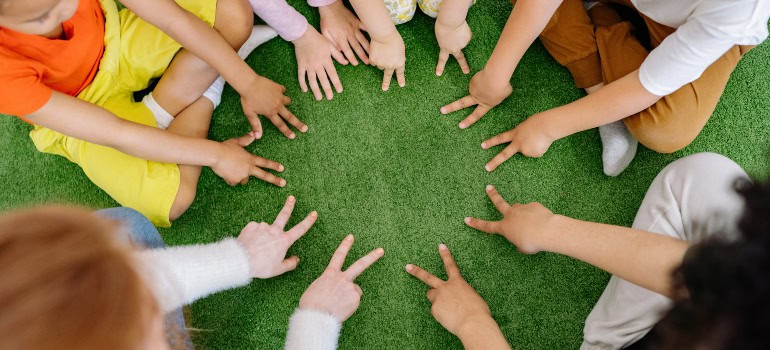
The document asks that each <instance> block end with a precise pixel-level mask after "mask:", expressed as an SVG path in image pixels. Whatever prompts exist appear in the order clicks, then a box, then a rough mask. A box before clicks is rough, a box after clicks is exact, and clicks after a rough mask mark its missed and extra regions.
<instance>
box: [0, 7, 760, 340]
mask: <svg viewBox="0 0 770 350" xmlns="http://www.w3.org/2000/svg"><path fill="white" fill-rule="evenodd" d="M292 2H293V3H296V4H297V8H298V9H300V10H301V11H302V12H303V14H305V15H307V16H308V18H309V19H310V22H311V23H312V24H314V25H316V26H317V24H318V15H317V12H315V11H313V10H311V9H310V8H309V7H307V5H305V4H304V3H303V2H302V1H296V0H295V1H292ZM510 9H511V5H510V3H509V2H507V1H480V2H479V3H478V4H477V5H475V6H474V7H473V8H472V9H471V10H470V13H469V15H468V22H469V24H470V26H471V28H472V29H473V32H474V38H473V40H472V41H471V44H470V45H469V46H468V48H467V49H466V50H465V53H466V56H467V57H468V61H469V63H470V65H471V69H472V73H475V72H477V71H478V70H479V69H481V68H482V67H483V65H484V63H485V62H486V59H487V58H488V57H489V55H490V53H491V52H492V49H493V47H494V44H495V42H496V41H497V38H498V36H499V33H500V31H501V30H502V27H503V25H504V24H505V20H506V19H507V16H508V13H509V12H510ZM433 23H434V21H433V20H432V19H430V18H428V17H427V16H425V15H423V14H421V13H419V11H418V14H417V15H416V16H415V18H414V19H413V20H412V21H411V22H409V23H407V24H404V25H400V26H398V29H399V31H400V32H401V35H402V36H403V38H404V42H405V43H406V47H407V69H406V77H407V85H406V87H405V88H398V86H397V85H396V84H395V82H394V83H393V84H392V87H391V89H390V91H388V92H382V91H380V80H381V77H382V73H381V72H380V71H378V70H377V69H376V68H374V67H369V66H359V67H352V66H347V67H338V72H339V74H340V77H341V79H342V83H343V85H344V87H345V91H344V92H343V93H342V94H339V95H336V96H335V98H334V99H333V100H332V101H321V102H316V101H315V100H314V99H313V98H312V95H311V94H310V93H307V94H303V93H302V92H301V91H300V89H299V86H298V83H297V80H296V76H297V73H296V72H297V67H296V61H295V59H294V52H293V48H292V46H291V44H290V43H287V42H284V41H281V40H280V39H274V40H272V41H270V42H269V43H267V44H265V45H264V46H262V47H260V48H258V49H257V51H256V53H255V54H253V55H252V56H251V57H249V59H248V62H249V64H250V65H251V66H252V67H254V69H255V70H256V71H257V72H258V73H259V74H261V75H264V76H266V77H268V78H270V79H273V80H274V81H276V82H278V83H280V84H283V85H285V86H286V87H287V89H288V91H287V95H289V96H290V97H291V98H292V99H293V101H294V102H293V104H292V105H291V107H290V108H291V110H292V111H293V112H294V113H295V114H296V115H297V116H298V117H299V118H301V119H302V120H303V121H304V122H306V123H307V124H308V125H309V126H310V130H309V132H308V133H307V134H303V135H299V136H298V138H297V139H296V140H288V139H286V138H285V137H283V136H282V135H281V134H280V133H279V132H278V131H277V130H276V129H275V128H274V127H273V126H272V125H271V124H270V123H269V122H267V121H266V120H264V119H263V125H266V126H267V127H266V129H265V134H266V136H265V137H264V138H263V140H261V141H259V142H257V143H255V145H252V146H250V147H249V150H250V151H252V152H254V153H256V154H259V155H262V156H265V157H268V158H271V159H274V160H277V161H280V162H283V164H285V165H286V171H285V173H284V176H285V178H286V179H287V181H288V185H287V186H286V188H284V189H281V188H277V187H274V186H272V185H267V184H266V183H264V182H260V181H257V180H252V181H251V182H250V183H249V184H248V185H246V186H238V187H228V186H227V185H226V184H225V183H224V182H223V181H222V180H221V179H219V178H218V177H217V176H216V175H215V174H214V173H213V172H211V171H210V169H204V171H203V175H202V176H201V180H200V185H199V187H198V189H199V190H198V198H197V199H196V201H195V203H194V204H193V206H192V207H191V208H190V210H189V211H188V212H187V213H186V214H185V215H184V216H183V217H182V218H181V219H179V220H178V221H177V222H176V223H174V226H173V228H171V229H168V230H163V231H162V233H163V236H164V238H165V239H166V242H167V243H168V244H170V245H181V244H194V243H206V242H213V241H217V240H220V239H222V238H223V237H226V236H234V235H237V234H238V232H239V231H240V229H241V228H242V227H243V226H244V225H245V224H246V223H247V222H248V221H250V220H255V221H268V222H272V220H273V219H274V218H275V215H276V214H277V213H278V211H279V210H280V208H281V205H282V204H283V202H284V200H285V199H286V197H287V196H288V195H290V194H293V195H295V196H296V197H297V199H298V202H297V207H296V209H295V217H294V218H293V220H292V221H291V222H290V224H293V223H296V222H298V219H300V218H301V217H303V216H304V215H306V214H307V213H308V212H310V211H311V210H317V211H318V213H319V219H318V222H317V223H316V225H315V226H314V227H313V228H312V229H311V231H310V232H308V233H307V235H306V236H305V237H303V238H302V239H301V240H299V241H298V242H297V243H296V244H295V245H294V247H293V248H292V249H291V250H290V254H296V255H298V256H299V257H300V258H301V260H302V262H301V263H300V265H299V267H298V268H297V270H296V271H294V272H291V273H287V274H285V275H283V276H280V277H277V278H274V279H271V280H266V281H254V282H253V283H251V284H250V285H249V286H248V287H244V288H240V289H236V290H231V291H227V292H223V293H219V294H217V295H214V296H211V297H209V298H206V299H204V300H201V301H199V302H197V303H195V304H194V305H193V308H192V315H193V317H192V325H191V326H193V327H195V328H198V329H201V331H198V332H195V339H196V343H197V346H198V348H200V349H277V348H281V347H282V344H283V341H284V337H285V335H286V325H287V322H288V319H289V316H290V315H291V313H292V311H293V310H294V308H295V307H296V306H297V304H298V301H299V298H300V295H301V294H302V292H303V291H304V290H305V288H307V286H308V285H309V284H310V282H311V281H313V280H314V279H315V278H316V277H317V276H319V275H320V274H321V272H322V271H323V269H324V268H325V266H326V265H327V263H328V261H329V258H330V257H331V254H332V252H333V251H334V249H335V248H336V246H337V245H338V244H339V242H340V241H341V240H342V238H343V237H344V236H345V235H346V234H348V233H354V234H355V235H356V243H355V245H354V246H353V249H352V251H351V253H350V254H349V256H348V264H350V263H351V262H352V261H353V258H357V257H359V256H361V255H363V254H365V253H366V252H368V251H370V250H371V249H374V248H375V247H384V248H385V256H384V257H383V258H382V259H381V260H380V261H379V262H377V263H376V264H375V265H373V266H372V267H371V268H370V269H369V270H368V271H366V272H365V273H364V274H363V275H362V276H361V277H360V278H359V279H358V280H357V282H358V283H359V284H360V285H361V287H362V288H363V290H364V296H363V299H362V303H361V308H360V309H359V310H358V311H357V312H356V314H355V315H353V317H352V318H350V320H348V321H347V322H346V323H345V325H344V327H343V330H342V336H341V342H340V348H341V349H447V348H460V347H461V344H460V342H459V341H458V340H457V339H456V338H455V337H454V336H452V335H451V334H449V333H448V332H446V331H445V330H444V329H443V328H442V327H441V326H440V325H439V324H438V323H437V322H435V321H434V320H433V318H432V317H431V316H430V304H429V303H428V301H427V299H426V298H425V292H426V291H427V287H426V286H425V285H424V284H422V283H421V282H419V281H418V280H416V279H415V278H413V277H411V276H409V275H408V274H407V273H406V272H404V270H403V268H404V265H405V264H407V263H410V262H411V263H415V264H418V265H420V266H422V267H425V268H426V269H428V270H429V271H431V272H433V273H435V274H437V275H438V276H440V277H445V273H444V271H443V266H442V264H441V260H440V259H439V256H438V253H437V245H438V244H439V243H440V242H444V243H446V244H447V245H448V246H449V248H450V249H451V250H452V252H453V254H454V256H455V258H456V260H457V263H458V264H459V266H460V269H461V271H462V273H463V275H464V276H465V278H467V280H468V282H469V283H470V284H471V285H472V286H474V287H475V288H476V289H477V290H478V291H479V293H480V294H481V295H482V296H483V297H484V298H485V299H486V300H487V302H488V303H489V306H490V307H491V309H492V314H493V315H494V317H495V319H496V320H497V322H498V323H499V324H500V326H501V328H502V330H503V333H504V334H505V335H506V337H507V338H508V341H509V342H510V343H511V344H512V346H513V347H514V348H518V349H567V348H573V349H574V348H577V347H578V346H579V344H580V342H581V339H582V328H583V321H584V320H585V318H586V316H587V315H588V313H589V311H590V310H591V308H592V306H593V304H594V303H595V302H596V300H597V298H598V297H599V295H600V293H601V292H602V290H603V289H604V286H605V284H606V282H607V280H608V278H609V276H608V275H607V274H606V273H604V272H602V271H600V270H598V269H596V268H593V267H591V266H589V265H587V264H584V263H582V262H578V261H575V260H572V259H570V258H567V257H563V256H558V255H554V254H547V253H540V254H537V255H534V256H525V255H522V254H520V253H519V252H518V251H517V250H516V248H515V247H514V246H512V245H511V244H509V243H508V242H507V241H506V240H505V239H503V238H502V237H499V236H489V235H486V234H482V233H479V232H476V231H474V230H472V229H469V228H467V227H466V226H465V225H464V224H463V222H462V219H463V217H464V216H468V215H474V216H479V217H482V218H497V217H498V216H497V214H496V211H495V209H494V207H493V206H492V204H491V203H490V202H489V201H488V200H487V198H486V194H485V193H484V186H485V185H486V184H488V183H491V184H494V185H495V186H497V188H498V189H499V191H500V192H501V194H502V195H503V196H504V197H505V198H506V199H508V200H510V201H520V202H530V201H539V202H541V203H543V204H544V205H546V206H547V207H549V208H550V209H551V210H553V211H554V212H556V213H560V214H564V215H568V216H572V217H575V218H579V219H584V220H591V221H599V222H604V223H610V224H618V225H630V224H631V222H632V220H633V218H634V215H635V212H636V210H637V208H638V206H639V204H640V203H641V200H642V197H643V196H644V193H645V191H646V190H647V187H648V186H649V184H650V183H651V181H652V179H653V178H654V177H655V175H656V174H657V173H658V171H660V170H661V169H662V168H663V167H664V166H665V165H666V164H668V163H670V162H672V161H673V160H675V159H678V158H680V157H683V156H685V155H688V154H692V153H697V152H704V151H711V152H717V153H721V154H724V155H726V156H728V157H730V158H732V159H733V160H735V161H736V162H738V164H740V165H741V166H743V167H744V168H745V169H746V170H747V171H748V172H749V173H750V174H751V175H754V176H760V177H763V178H764V175H766V174H768V172H770V165H769V164H768V161H767V159H768V157H767V156H766V155H767V150H768V149H769V148H770V147H769V146H770V131H768V130H770V97H768V96H770V80H768V78H767V77H768V76H770V65H768V64H767V62H769V61H770V47H768V45H762V46H760V47H758V48H756V49H754V50H753V51H751V52H750V53H749V54H748V55H747V56H746V57H745V58H744V59H743V61H742V62H741V63H740V64H739V66H738V68H737V69H736V71H735V72H734V73H733V76H732V78H731V80H730V82H729V84H728V86H727V89H726V91H725V93H724V96H723V97H722V100H721V102H720V103H719V105H718V107H717V109H716V111H715V113H714V115H713V117H712V118H711V120H710V121H709V122H708V124H707V125H706V127H705V129H704V130H703V132H702V133H701V135H700V136H699V137H698V138H697V139H696V140H695V142H693V144H692V145H690V146H689V147H687V148H685V149H684V150H682V151H680V152H677V153H674V154H670V155H663V154H656V153H655V152H652V151H650V150H647V149H645V148H643V147H640V151H639V153H638V155H637V157H636V160H634V162H633V163H632V164H631V166H630V167H629V168H628V170H626V171H625V172H624V173H623V174H622V175H621V176H619V177H617V178H608V177H606V176H604V175H603V174H602V170H601V144H600V141H599V136H598V133H597V131H596V130H589V131H586V132H582V133H579V134H576V135H573V136H571V137H568V138H566V139H563V140H560V141H557V142H555V143H554V144H553V146H552V147H551V149H550V150H549V152H548V153H546V155H545V156H544V157H543V158H541V159H527V158H523V157H521V156H515V157H514V158H513V159H511V160H509V161H508V162H506V163H505V164H503V165H502V166H501V167H500V168H499V169H497V170H496V171H495V172H493V173H492V174H487V173H486V172H485V171H484V169H483V166H484V164H485V162H486V161H488V160H489V159H491V158H492V157H493V156H494V155H495V154H496V152H498V151H499V150H500V149H501V147H497V148H495V149H492V150H486V151H485V150H482V149H481V147H480V146H479V144H480V143H481V141H483V140H485V139H487V138H488V137H491V136H493V135H495V134H497V133H500V132H502V131H505V130H508V129H510V128H512V127H513V126H515V125H516V124H517V123H519V122H521V121H522V120H524V119H525V118H527V117H528V116H530V115H532V114H534V113H536V112H539V111H543V110H545V109H548V108H552V107H556V106H559V105H563V104H565V103H568V102H570V101H574V100H576V99H578V98H580V97H581V96H582V95H583V93H582V92H581V91H580V90H578V89H576V88H575V87H574V85H573V83H572V79H571V78H570V76H569V75H568V73H567V71H566V69H564V68H562V67H561V66H559V65H558V64H557V63H556V62H555V61H554V60H553V59H552V58H551V57H550V56H549V55H548V54H547V52H546V51H545V50H544V49H543V47H542V45H540V44H539V43H536V44H535V45H533V46H532V48H531V49H530V50H529V51H528V52H527V54H526V55H525V56H524V58H523V60H522V62H521V64H520V65H519V68H518V69H517V70H516V73H515V74H514V76H513V80H512V84H513V87H514V92H513V95H512V96H511V97H510V98H508V99H507V100H506V101H505V102H503V103H502V104H501V105H500V106H498V107H497V108H495V109H494V110H492V112H490V113H489V114H488V115H487V116H486V117H484V118H483V119H482V120H481V121H479V122H478V123H476V124H475V125H473V126H472V127H471V128H469V129H468V130H459V129H458V128H457V123H458V122H459V121H460V120H461V119H462V118H464V116H465V115H467V114H468V113H470V109H469V110H467V111H464V112H458V113H455V114H452V115H449V116H442V115H440V114H439V113H438V110H439V107H440V106H442V105H443V104H446V103H448V102H451V101H453V100H454V99H457V98H459V97H462V96H464V95H465V94H466V93H467V87H468V82H469V80H470V78H471V76H472V74H471V75H467V76H466V75H463V74H462V73H461V72H460V70H459V67H458V66H457V63H456V62H454V61H453V60H452V61H450V64H449V65H448V67H447V70H446V72H445V74H444V76H442V77H436V76H435V74H434V70H435V63H436V60H437V57H438V46H437V44H436V42H435V37H434V34H433ZM575 117H576V118H579V117H580V116H575ZM30 128H31V127H30V126H29V125H26V124H25V123H23V122H21V121H20V120H18V119H16V118H11V117H4V118H0V133H1V135H2V137H0V150H1V151H0V152H2V154H0V184H2V187H3V190H2V191H0V209H3V210H9V209H13V208H17V207H20V206H28V205H33V204H39V203H50V202H57V203H62V202H65V203H76V204H79V205H83V206H88V207H92V208H103V207H112V206H116V203H115V202H114V201H112V200H111V199H110V198H109V197H108V196H107V195H106V194H104V193H103V192H102V191H101V190H99V189H98V188H97V187H96V186H94V185H93V184H91V183H90V182H89V180H88V179H87V178H86V177H85V176H84V175H83V174H82V172H81V171H80V169H79V168H78V167H77V166H75V165H73V164H71V163H68V162H67V161H66V160H65V159H63V158H60V157H55V156H51V155H45V154H41V153H38V152H37V151H36V150H35V149H34V146H33V145H32V143H31V142H30V140H29V138H28V137H27V136H26V134H27V132H28V131H29V130H30ZM248 130H249V125H248V123H247V121H246V118H244V117H243V115H242V112H241V107H240V102H239V98H238V96H237V94H236V93H235V92H234V91H233V90H232V89H231V88H229V87H228V88H227V89H226V91H225V96H224V98H223V103H222V105H221V106H220V107H219V109H217V111H216V113H215V115H214V121H213V124H212V127H211V134H210V137H211V138H212V139H214V140H225V139H228V138H231V137H235V136H240V135H243V134H244V133H245V132H247V131H248ZM41 263H42V262H41Z"/></svg>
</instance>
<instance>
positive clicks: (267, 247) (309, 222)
mask: <svg viewBox="0 0 770 350" xmlns="http://www.w3.org/2000/svg"><path fill="white" fill-rule="evenodd" d="M294 202H295V199H294V197H293V196H289V198H287V199H286V204H284V206H283V209H281V212H280V213H278V216H277V217H276V218H275V221H274V222H273V223H272V224H267V223H265V222H260V223H256V222H253V221H252V222H250V223H249V224H248V225H246V227H244V228H243V230H241V234H240V235H239V236H238V239H237V241H238V243H240V244H241V245H242V246H243V248H244V249H245V250H246V255H247V256H248V258H249V270H250V271H251V277H252V278H271V277H275V276H278V275H281V274H283V273H285V272H288V271H291V270H294V269H296V268H297V264H299V258H298V257H296V256H292V257H289V258H288V259H284V258H286V252H287V251H288V250H289V247H291V245H292V244H294V242H296V241H297V240H298V239H300V237H302V235H304V234H305V233H306V232H307V231H308V230H309V229H310V227H312V226H313V224H314V223H315V220H316V219H317V218H318V213H316V212H315V211H313V212H310V214H309V215H308V216H307V217H305V219H304V220H302V222H300V223H299V224H297V225H296V226H294V227H292V228H291V229H290V230H288V231H286V232H284V227H285V226H286V222H288V221H289V218H290V217H291V212H292V211H293V210H294Z"/></svg>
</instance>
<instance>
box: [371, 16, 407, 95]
mask: <svg viewBox="0 0 770 350" xmlns="http://www.w3.org/2000/svg"><path fill="white" fill-rule="evenodd" d="M369 61H370V62H371V63H372V65H374V66H376V67H377V68H379V69H380V70H383V71H384V72H385V74H384V76H383V78H382V91H388V89H389V88H390V81H391V80H392V79H393V73H394V72H395V73H396V80H398V86H400V87H404V85H406V78H405V77H404V66H405V65H406V48H405V47H404V40H403V39H402V38H401V35H400V34H398V31H395V30H394V31H393V32H392V33H391V34H390V35H388V36H386V37H385V38H384V39H383V40H382V41H378V40H374V38H372V43H371V45H370V50H369Z"/></svg>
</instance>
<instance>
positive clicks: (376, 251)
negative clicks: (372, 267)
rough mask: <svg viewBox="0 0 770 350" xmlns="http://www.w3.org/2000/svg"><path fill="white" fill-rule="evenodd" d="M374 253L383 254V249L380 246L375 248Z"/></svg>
mask: <svg viewBox="0 0 770 350" xmlns="http://www.w3.org/2000/svg"><path fill="white" fill-rule="evenodd" d="M375 253H376V254H377V255H384V254H385V249H382V248H377V249H376V250H375Z"/></svg>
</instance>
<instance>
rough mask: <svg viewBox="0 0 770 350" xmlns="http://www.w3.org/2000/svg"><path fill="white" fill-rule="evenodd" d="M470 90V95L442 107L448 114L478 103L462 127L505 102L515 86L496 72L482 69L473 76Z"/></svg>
mask: <svg viewBox="0 0 770 350" xmlns="http://www.w3.org/2000/svg"><path fill="white" fill-rule="evenodd" d="M468 90H469V92H470V93H469V95H468V96H465V97H463V98H461V99H459V100H457V101H455V102H452V103H450V104H448V105H446V106H444V107H441V114H448V113H452V112H454V111H459V110H461V109H463V108H468V107H471V106H475V105H478V107H476V109H475V110H474V111H473V113H471V114H470V115H469V116H468V117H467V118H465V119H463V121H461V122H460V124H459V127H460V129H465V128H467V127H469V126H471V125H473V123H475V122H477V121H478V120H479V119H481V117H483V116H484V115H485V114H487V112H489V110H490V109H492V108H494V107H495V106H497V105H499V104H500V102H503V100H505V98H506V97H508V96H510V95H511V93H512V92H513V87H512V86H511V83H510V82H509V81H507V80H505V81H500V78H499V77H497V76H495V74H494V73H492V72H488V71H486V70H481V71H480V72H478V73H476V74H475V75H474V76H473V78H471V83H470V86H469V87H468Z"/></svg>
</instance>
